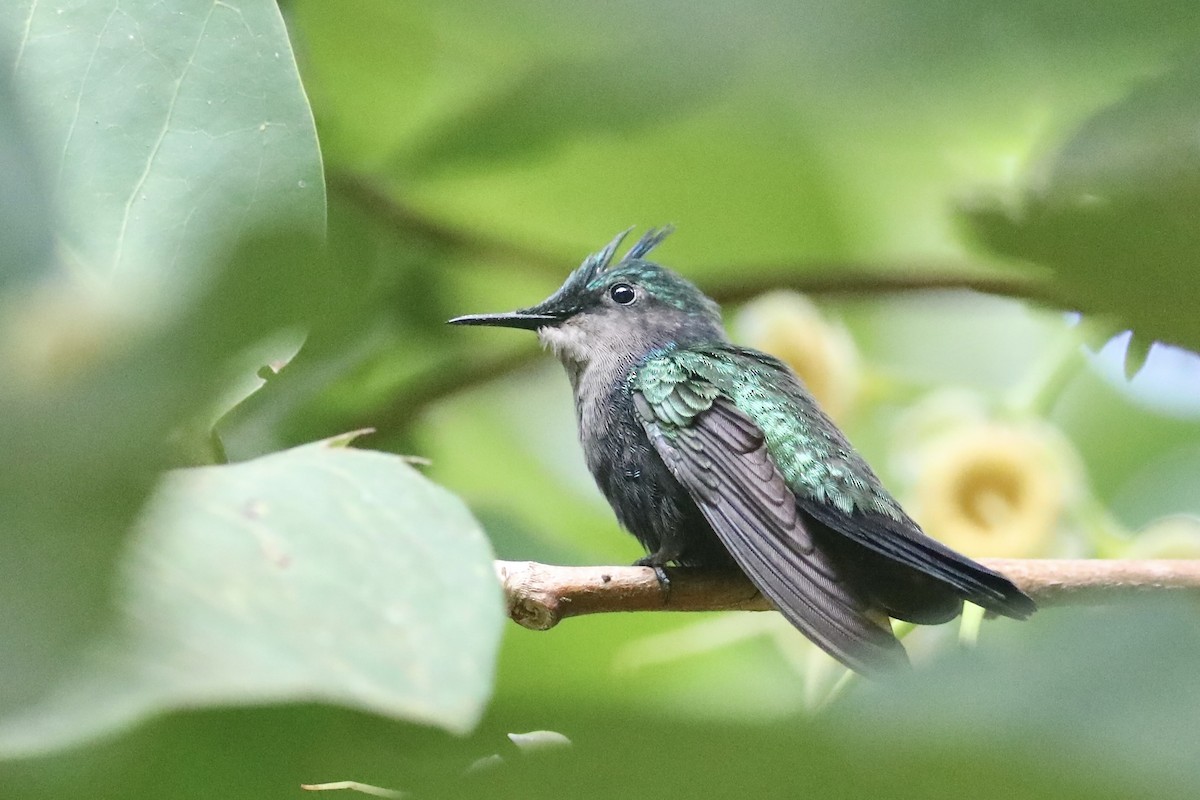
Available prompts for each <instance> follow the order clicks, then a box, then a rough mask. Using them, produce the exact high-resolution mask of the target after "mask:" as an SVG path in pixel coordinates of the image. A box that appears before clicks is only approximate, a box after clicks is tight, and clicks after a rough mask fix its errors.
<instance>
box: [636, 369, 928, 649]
mask: <svg viewBox="0 0 1200 800" xmlns="http://www.w3.org/2000/svg"><path fill="white" fill-rule="evenodd" d="M725 377H727V375H726V373H725V371H724V370H722V369H720V368H718V367H717V366H716V365H714V364H712V363H710V362H709V361H708V360H706V359H703V358H697V354H696V353H693V352H687V351H677V352H669V353H665V354H663V355H660V356H658V357H656V358H652V359H650V360H648V361H646V362H645V363H643V364H642V365H641V366H640V368H639V369H638V370H636V372H635V373H634V376H633V378H632V380H631V386H630V388H631V390H632V394H633V400H634V405H635V407H636V408H637V410H638V414H639V416H640V418H641V421H642V424H643V426H644V428H645V430H646V433H647V435H648V436H649V438H650V441H651V443H652V444H653V446H654V448H655V450H656V451H657V452H658V454H659V455H660V456H661V457H662V459H663V461H664V462H665V463H666V465H667V468H668V469H669V470H670V471H671V474H672V475H674V476H675V478H676V479H677V480H678V481H679V482H680V484H681V485H682V486H683V487H684V488H685V489H686V490H687V491H688V493H689V494H690V496H691V497H692V499H693V500H694V501H695V502H696V505H697V507H698V508H699V509H700V511H701V513H702V514H703V515H704V518H705V519H706V520H707V521H708V523H709V525H711V526H712V529H713V531H714V532H715V533H716V535H717V537H718V538H719V539H720V540H721V542H722V543H723V544H724V545H725V547H726V549H727V550H728V551H729V552H730V554H731V555H732V556H733V558H734V560H735V561H736V562H737V563H738V565H739V566H740V567H741V568H742V570H743V571H744V572H745V573H746V575H747V577H749V578H750V580H751V581H752V582H753V583H754V585H755V586H757V587H758V588H759V590H760V591H761V592H762V593H763V594H764V595H765V596H766V597H767V598H769V599H770V600H771V602H772V603H774V604H775V606H776V607H777V608H778V609H779V610H780V612H781V613H782V614H783V615H784V617H786V618H787V619H788V620H789V621H790V622H791V623H792V624H793V625H795V626H796V627H797V628H799V629H800V630H801V631H803V632H804V633H805V634H806V635H807V636H808V637H809V638H811V639H812V640H813V641H814V642H816V643H817V644H818V645H820V646H821V647H822V648H823V649H825V650H826V651H827V652H829V653H830V654H831V655H833V656H834V657H836V658H838V659H839V660H841V661H842V662H843V663H845V664H847V665H848V666H850V667H853V668H854V669H857V670H860V671H863V672H867V673H871V672H877V671H879V670H880V669H881V668H882V667H884V666H894V665H897V664H903V663H905V661H906V658H905V656H904V650H903V648H901V647H900V644H899V642H897V641H896V639H895V638H894V637H893V636H892V634H891V630H890V629H889V628H887V627H885V625H884V624H881V623H883V622H884V621H883V620H880V619H879V618H878V616H877V615H876V616H875V617H874V618H873V617H872V615H871V609H870V608H869V604H868V603H866V602H864V601H863V599H862V598H861V597H859V596H858V595H856V594H855V593H854V592H853V591H852V590H851V589H850V588H849V587H848V586H847V585H845V583H843V581H842V580H841V579H840V578H839V576H838V574H837V572H836V571H835V570H834V568H833V565H832V564H831V563H830V562H829V560H828V558H827V557H826V555H825V554H824V553H823V552H822V551H821V550H819V549H817V548H816V547H814V545H813V542H812V539H811V537H810V535H809V532H808V530H807V529H806V527H805V524H804V520H803V517H802V516H801V514H800V513H799V510H798V508H797V504H796V498H795V496H794V495H793V493H792V491H791V489H790V488H789V487H788V484H787V481H786V480H785V478H784V475H783V474H782V473H781V472H780V470H779V468H778V467H777V466H776V464H775V462H774V461H773V460H772V457H771V454H770V453H769V451H768V449H767V445H766V442H765V441H764V437H763V434H762V431H760V430H759V428H758V426H757V425H755V423H754V421H753V420H752V419H750V417H748V416H747V415H746V414H745V413H743V412H742V411H740V410H739V409H738V408H737V406H736V405H735V404H734V402H733V400H732V399H731V398H730V397H729V395H728V394H727V389H728V386H727V383H726V381H725V380H724V378H725Z"/></svg>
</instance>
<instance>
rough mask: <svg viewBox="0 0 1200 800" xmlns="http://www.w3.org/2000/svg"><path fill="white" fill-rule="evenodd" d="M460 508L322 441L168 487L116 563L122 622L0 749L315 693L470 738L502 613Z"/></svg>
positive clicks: (12, 726) (365, 455)
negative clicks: (180, 712)
mask: <svg viewBox="0 0 1200 800" xmlns="http://www.w3.org/2000/svg"><path fill="white" fill-rule="evenodd" d="M491 559H492V556H491V550H490V548H489V547H488V545H487V542H486V540H485V539H484V537H483V535H482V533H481V532H480V530H479V527H478V525H477V524H476V523H475V522H474V520H473V519H472V517H471V515H470V514H469V513H468V512H467V510H466V508H465V507H464V506H463V505H462V504H461V503H460V502H459V501H458V500H457V499H456V498H454V497H453V496H452V495H450V494H448V493H447V492H446V491H445V490H443V489H440V488H438V487H437V486H434V485H433V484H431V483H429V482H428V481H426V480H425V479H424V478H422V477H421V476H420V475H419V474H417V473H416V471H415V470H414V469H413V468H412V467H410V466H408V465H407V464H405V463H404V461H403V459H400V458H398V457H396V456H390V455H385V454H382V453H375V452H368V451H361V450H351V449H346V448H343V447H339V446H335V445H334V444H330V443H318V444H313V445H306V446H303V447H300V448H296V449H294V450H290V451H285V452H282V453H278V454H275V455H272V456H267V457H264V458H261V459H257V460H254V461H249V462H245V463H243V464H237V465H230V466H216V467H201V468H196V469H192V470H186V471H182V472H179V473H176V474H172V475H170V476H169V477H168V479H167V480H166V482H165V483H164V485H163V486H162V488H161V489H160V491H159V492H158V494H157V495H156V496H155V498H154V499H153V501H152V502H151V504H150V506H149V508H148V509H147V511H146V513H145V515H144V517H143V518H142V520H141V522H140V524H139V531H138V534H137V535H136V537H135V538H134V540H133V541H132V543H131V549H130V551H129V553H128V555H127V557H126V559H125V561H124V563H123V569H122V576H121V577H122V586H121V588H120V591H119V594H120V597H119V611H120V619H119V622H118V624H117V625H116V626H115V628H114V629H113V630H111V631H109V632H108V633H106V634H105V635H103V636H102V637H100V639H99V641H98V642H97V643H96V645H95V647H94V649H93V650H92V651H91V653H90V655H89V657H88V658H87V659H86V660H85V663H84V665H83V666H82V667H81V668H80V669H79V670H78V671H77V672H76V674H75V675H74V676H73V677H72V678H71V679H70V680H68V681H67V682H66V683H64V685H63V686H62V687H61V688H60V689H59V690H57V691H56V692H55V693H54V694H52V695H51V696H50V697H49V698H48V699H47V700H46V701H45V702H44V703H43V704H41V705H39V706H37V707H35V708H33V709H31V710H29V711H28V712H27V713H26V714H24V715H22V716H20V717H15V718H12V719H10V720H8V721H7V722H6V723H5V725H4V726H3V727H2V728H0V753H5V754H8V755H10V756H11V755H14V754H20V753H30V752H37V751H42V750H47V749H53V748H56V747H59V746H62V745H64V744H66V743H68V742H72V741H75V740H77V739H80V738H85V737H88V736H91V735H94V734H97V733H99V732H102V731H106V730H110V729H112V728H119V727H125V726H127V725H129V724H130V723H131V722H133V721H135V720H137V719H139V718H142V717H145V716H147V715H153V714H159V713H162V712H164V711H168V710H171V709H177V708H191V707H197V706H212V705H228V704H243V703H252V704H261V703H269V702H283V701H293V702H294V701H313V700H318V701H324V702H329V703H337V704H342V705H347V706H351V707H354V708H359V709H363V710H367V711H372V712H375V713H378V714H383V715H388V716H392V717H395V718H398V719H405V720H413V721H417V722H423V723H429V724H433V725H438V726H440V727H443V728H446V729H449V730H452V731H466V730H468V729H470V728H471V727H472V726H473V725H474V723H475V722H476V721H477V720H478V718H479V715H480V713H481V711H482V708H483V704H484V702H485V701H486V700H487V698H488V696H489V694H490V690H491V682H492V674H493V669H494V667H493V661H494V659H495V655H496V648H497V645H498V643H499V634H500V626H501V623H502V621H503V619H504V615H503V611H502V607H501V599H500V590H499V587H498V586H497V584H496V580H495V576H494V574H493V572H492V561H491Z"/></svg>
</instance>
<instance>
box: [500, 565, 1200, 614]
mask: <svg viewBox="0 0 1200 800" xmlns="http://www.w3.org/2000/svg"><path fill="white" fill-rule="evenodd" d="M982 563H984V564H985V565H987V566H988V567H990V568H992V569H994V570H997V571H998V572H1002V573H1004V574H1005V575H1007V576H1008V577H1009V578H1010V579H1011V580H1012V581H1013V582H1014V583H1016V584H1017V585H1018V586H1020V587H1021V588H1022V589H1023V590H1025V592H1027V593H1028V594H1029V595H1030V596H1031V597H1033V599H1034V600H1036V601H1037V603H1038V605H1039V606H1053V605H1103V604H1106V603H1110V602H1114V601H1118V600H1121V599H1125V598H1128V597H1129V596H1131V595H1138V594H1148V593H1157V592H1173V593H1186V594H1189V595H1190V596H1193V597H1197V598H1200V560H1195V561H1167V560H1159V561H1103V560H1097V559H1044V560H1043V559H1020V558H1013V559H1006V558H993V559H982ZM496 573H497V574H498V575H499V577H500V582H501V584H502V585H503V587H504V593H505V595H506V597H507V598H508V614H509V616H510V617H512V618H513V620H514V621H516V622H518V623H520V624H521V625H523V626H524V627H526V628H531V629H533V630H547V629H549V628H553V627H554V626H555V625H557V624H558V623H559V622H560V621H561V620H563V619H566V618H567V617H578V616H582V615H584V614H601V613H605V612H609V611H735V610H736V611H769V610H770V609H771V605H770V604H769V603H768V602H767V601H766V600H765V599H764V598H763V597H762V595H760V594H759V593H758V591H757V590H756V589H755V588H754V587H753V586H751V585H750V582H749V581H748V580H746V577H745V576H744V575H742V574H741V573H740V572H738V571H737V570H734V569H697V568H667V570H666V573H667V576H668V577H669V578H670V582H671V583H670V591H668V592H664V591H663V589H662V587H661V586H660V585H659V583H658V579H657V578H656V577H655V575H654V570H652V569H650V568H649V567H556V566H551V565H549V564H538V563H537V562H533V561H497V562H496Z"/></svg>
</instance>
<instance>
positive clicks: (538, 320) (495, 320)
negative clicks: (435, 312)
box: [449, 311, 562, 331]
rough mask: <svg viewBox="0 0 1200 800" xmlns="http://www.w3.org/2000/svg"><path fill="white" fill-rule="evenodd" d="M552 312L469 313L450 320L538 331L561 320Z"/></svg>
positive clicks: (456, 323)
mask: <svg viewBox="0 0 1200 800" xmlns="http://www.w3.org/2000/svg"><path fill="white" fill-rule="evenodd" d="M561 321H562V320H560V319H559V318H558V317H555V316H552V315H550V314H535V313H532V312H528V311H509V312H507V313H504V314H467V315H465V316H462V317H455V318H454V319H452V320H450V321H449V322H450V324H451V325H489V326H491V327H495V328H521V329H522V330H527V331H536V330H537V329H538V328H544V327H545V326H547V325H554V324H556V323H558V322H561Z"/></svg>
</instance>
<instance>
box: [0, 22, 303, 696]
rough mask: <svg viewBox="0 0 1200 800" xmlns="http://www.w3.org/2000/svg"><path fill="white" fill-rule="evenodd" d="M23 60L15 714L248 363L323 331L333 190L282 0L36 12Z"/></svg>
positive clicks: (9, 446) (12, 250)
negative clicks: (135, 524)
mask: <svg viewBox="0 0 1200 800" xmlns="http://www.w3.org/2000/svg"><path fill="white" fill-rule="evenodd" d="M0 53H2V54H3V55H2V56H0V61H2V64H0V73H2V74H3V75H4V81H3V85H2V86H0V163H2V164H3V166H4V174H5V175H6V180H5V182H4V186H3V188H2V189H0V251H2V252H0V260H2V261H3V264H2V265H0V266H2V267H3V269H2V277H0V288H3V289H4V290H5V292H6V294H5V295H4V296H3V297H0V606H3V607H4V608H5V613H4V614H3V615H2V616H0V713H4V712H7V711H9V710H11V709H12V708H16V707H19V706H21V705H25V704H27V703H29V702H31V701H32V700H33V699H34V698H36V697H37V696H38V694H39V693H40V692H42V691H44V690H45V688H46V687H47V686H48V685H50V684H51V683H52V682H53V681H54V679H55V677H56V675H57V674H58V673H59V672H60V671H61V670H65V669H69V668H70V665H71V664H72V657H73V656H74V655H75V654H76V652H77V650H78V648H79V647H80V645H81V642H82V639H83V635H84V634H85V632H90V631H91V630H92V629H94V628H95V627H96V626H97V625H99V624H101V623H102V622H103V621H104V619H105V618H106V614H107V611H108V607H107V605H106V603H105V599H106V598H107V597H109V596H110V591H111V588H112V587H111V583H110V579H111V574H112V569H113V565H114V563H115V561H116V558H117V554H118V552H119V549H120V547H121V545H122V541H123V539H124V537H125V536H126V535H127V533H128V528H129V525H130V523H131V521H132V520H133V519H134V517H135V515H136V513H137V511H138V509H139V507H140V505H141V503H142V502H143V501H144V499H145V497H146V496H147V494H148V493H149V491H150V488H151V487H152V485H153V482H154V480H155V478H156V475H157V473H158V472H159V471H160V470H161V469H162V467H163V466H164V465H165V464H169V463H178V461H179V453H180V452H183V451H188V455H187V459H188V460H191V459H193V458H194V456H193V453H194V452H195V451H196V449H197V448H196V439H197V438H198V437H196V436H194V435H191V434H189V433H187V431H188V430H189V429H190V428H194V427H199V426H197V424H196V423H195V420H196V419H201V418H203V417H204V416H205V415H206V414H207V413H208V412H209V411H210V407H211V406H212V405H213V404H215V403H216V402H217V399H218V397H219V396H220V394H221V393H222V392H223V387H224V386H225V384H226V382H227V381H228V380H229V378H230V374H231V373H232V372H233V371H234V370H235V368H236V365H232V364H231V363H230V362H231V359H232V357H233V356H234V355H235V354H236V353H238V352H239V351H241V350H243V349H245V348H246V347H247V346H249V345H251V344H254V343H256V342H258V341H259V340H260V339H262V338H263V337H266V336H269V335H272V334H275V333H277V332H278V331H279V330H280V329H286V328H289V327H291V326H295V325H297V324H298V323H300V322H301V320H302V318H303V317H304V312H305V309H306V303H307V302H308V300H309V299H310V296H311V286H312V279H313V277H314V275H313V273H314V270H313V269H312V266H313V261H314V254H315V253H316V252H317V248H316V244H317V243H316V241H315V238H316V237H317V236H319V235H320V233H321V228H322V227H323V221H324V189H323V181H322V178H321V163H320V155H319V153H318V151H317V147H316V137H315V131H314V128H313V124H312V120H311V117H310V114H309V110H308V105H307V101H306V100H305V97H304V94H303V92H302V90H301V87H300V83H299V77H298V75H297V72H296V67H295V63H294V61H293V59H292V55H291V49H290V46H289V44H288V40H287V36H286V31H285V29H284V27H283V23H282V20H281V18H280V16H279V12H278V9H277V8H276V7H275V5H274V3H272V2H269V0H231V2H215V3H214V2H197V1H195V0H170V1H169V2H149V1H148V0H133V1H132V2H123V3H122V4H120V6H115V5H110V6H107V7H100V6H96V5H95V4H91V3H67V4H58V5H53V6H51V5H47V4H45V3H37V2H34V1H33V0H28V1H26V0H18V1H17V2H12V3H6V4H3V5H0ZM233 75H237V76H238V77H237V79H236V90H231V88H230V87H231V80H230V76H233ZM10 82H11V87H10V85H9V83H10ZM18 101H20V102H18ZM39 164H40V165H42V166H43V167H44V169H41V170H39V168H38V165H39ZM43 173H44V174H43ZM52 205H53V206H54V207H53V208H52V207H51V206H52ZM35 278H40V280H34V279H35ZM171 312H173V313H171ZM168 439H172V440H173V441H171V442H170V443H167V440H168ZM202 444H203V442H202ZM173 446H174V447H175V452H174V453H172V452H171V449H172V447H173ZM206 457H208V458H211V455H210V454H207V453H206Z"/></svg>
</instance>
